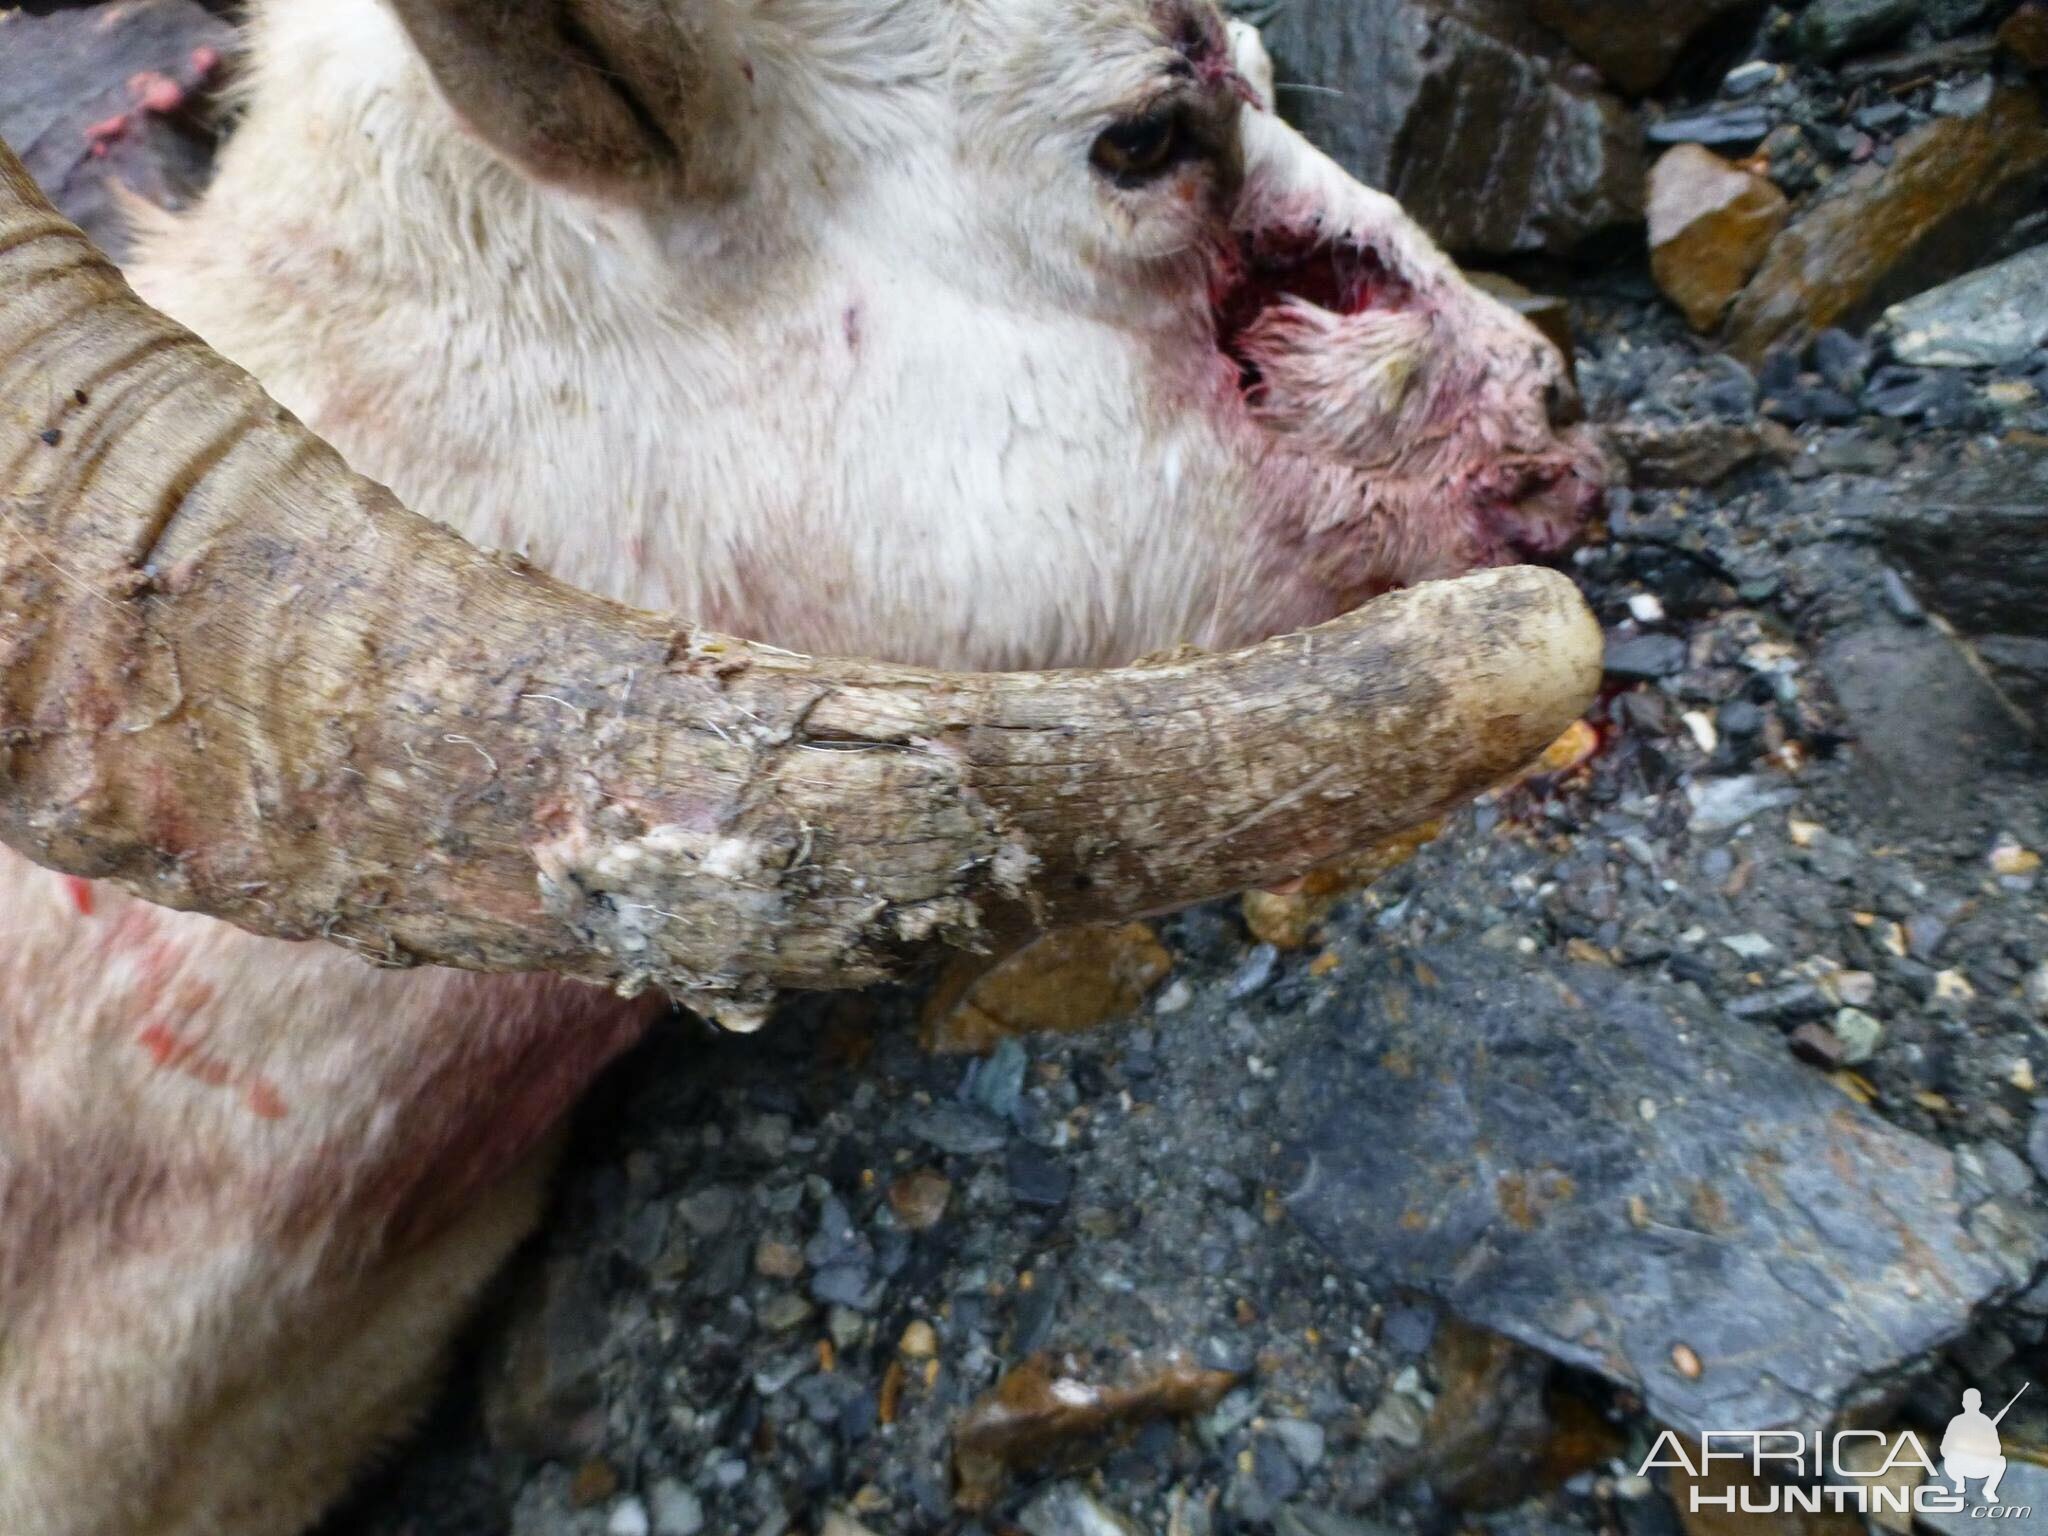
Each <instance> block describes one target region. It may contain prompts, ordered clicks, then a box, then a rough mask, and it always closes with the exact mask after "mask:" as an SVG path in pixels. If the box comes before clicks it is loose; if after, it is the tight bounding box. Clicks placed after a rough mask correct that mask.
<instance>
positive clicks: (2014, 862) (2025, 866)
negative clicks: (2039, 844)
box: [1991, 838, 2041, 880]
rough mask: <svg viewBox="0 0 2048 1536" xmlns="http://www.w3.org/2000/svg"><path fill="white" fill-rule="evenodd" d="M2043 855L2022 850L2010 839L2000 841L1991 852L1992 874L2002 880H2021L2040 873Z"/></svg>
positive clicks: (2029, 850)
mask: <svg viewBox="0 0 2048 1536" xmlns="http://www.w3.org/2000/svg"><path fill="white" fill-rule="evenodd" d="M2040 868H2041V855H2040V854H2038V853H2036V852H2034V850H2033V849H2031V848H2022V847H2021V846H2020V845H2019V844H2018V843H2016V842H2014V841H2012V839H2010V838H2001V839H1999V842H1998V845H1997V846H1996V847H1994V848H1993V849H1992V850H1991V873H1993V874H1994V875H1997V876H1998V877H1999V878H2000V879H2001V880H2019V879H2023V878H2025V877H2026V876H2028V875H2032V874H2037V873H2039V871H2040Z"/></svg>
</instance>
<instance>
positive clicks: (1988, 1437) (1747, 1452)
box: [1637, 1386, 2034, 1530]
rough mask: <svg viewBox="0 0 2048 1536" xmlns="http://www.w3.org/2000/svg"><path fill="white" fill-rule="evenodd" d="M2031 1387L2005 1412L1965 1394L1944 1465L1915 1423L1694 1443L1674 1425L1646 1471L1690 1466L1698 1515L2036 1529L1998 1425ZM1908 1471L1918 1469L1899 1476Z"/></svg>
mask: <svg viewBox="0 0 2048 1536" xmlns="http://www.w3.org/2000/svg"><path fill="white" fill-rule="evenodd" d="M2026 1390H2027V1389H2026V1387H2024V1386H2023V1387H2021V1388H2020V1390H2019V1391H2018V1392H2015V1393H2014V1394H2013V1395H2012V1402H2009V1403H2007V1404H2006V1405H2005V1406H2004V1407H2003V1408H2001V1409H1999V1410H1998V1414H1997V1416H1996V1417H1995V1418H1993V1417H1987V1416H1986V1415H1985V1413H1984V1394H1983V1393H1981V1392H1979V1391H1978V1390H1977V1389H1976V1388H1975V1387H1972V1388H1970V1389H1969V1390H1968V1391H1966V1392H1964V1393H1963V1411H1962V1412H1961V1413H1959V1414H1957V1415H1956V1416H1955V1417H1954V1418H1953V1419H1951V1420H1949V1424H1948V1428H1947V1430H1946V1431H1944V1432H1943V1434H1942V1437H1941V1450H1940V1456H1941V1461H1940V1465H1939V1466H1937V1465H1936V1463H1935V1459H1934V1457H1933V1456H1932V1455H1930V1454H1929V1452H1928V1447H1927V1444H1926V1442H1925V1441H1924V1440H1923V1439H1922V1437H1921V1436H1920V1435H1918V1434H1916V1433H1914V1432H1913V1431H1911V1430H1907V1431H1905V1432H1904V1433H1901V1434H1896V1435H1894V1434H1889V1433H1887V1432H1885V1431H1883V1430H1877V1429H1838V1430H1834V1431H1831V1432H1824V1433H1813V1434H1801V1433H1800V1432H1799V1431H1797V1430H1789V1429H1763V1430H1756V1429H1714V1430H1708V1431H1706V1432H1705V1433H1703V1434H1701V1435H1700V1436H1699V1437H1698V1439H1697V1440H1696V1441H1694V1442H1690V1443H1689V1442H1688V1441H1687V1440H1686V1439H1685V1438H1684V1437H1682V1436H1680V1435H1679V1434H1678V1433H1677V1431H1675V1430H1669V1429H1667V1430H1665V1431H1664V1432H1663V1433H1662V1434H1660V1435H1659V1436H1658V1437H1657V1442H1656V1444H1655V1445H1653V1446H1651V1447H1650V1454H1649V1455H1648V1456H1646V1457H1645V1458H1644V1459H1643V1464H1642V1466H1641V1467H1640V1468H1638V1469H1637V1470H1638V1475H1640V1476H1643V1477H1648V1476H1649V1475H1650V1474H1651V1473H1652V1472H1655V1471H1657V1470H1659V1469H1664V1470H1666V1471H1668V1472H1670V1473H1672V1474H1675V1473H1677V1472H1679V1471H1681V1470H1682V1471H1683V1472H1684V1473H1685V1474H1686V1479H1685V1482H1686V1484H1687V1487H1686V1499H1687V1501H1688V1504H1689V1508H1688V1509H1687V1511H1686V1512H1687V1513H1689V1514H1695V1515H1697V1514H1703V1513H1706V1512H1708V1511H1719V1512H1720V1513H1722V1514H1726V1515H1786V1514H1822V1513H1839V1514H1862V1515H1888V1514H1890V1515H1900V1516H1905V1517H1908V1518H1910V1517H1912V1516H1915V1515H1919V1516H1923V1517H1924V1516H1929V1515H1961V1516H1964V1517H1965V1518H1966V1519H1969V1520H1972V1521H1976V1520H1983V1521H2004V1522H2014V1521H2017V1522H2018V1523H2019V1527H2020V1528H2023V1529H2028V1530H2031V1529H2034V1526H2033V1525H2032V1524H2031V1523H2030V1522H2031V1521H2032V1518H2033V1510H2032V1509H2031V1508H2030V1507H2028V1506H2025V1505H2017V1504H2007V1503H2004V1502H2003V1501H2002V1500H2001V1499H2000V1498H1999V1494H1998V1487H1999V1484H2000V1483H2001V1482H2003V1481H2004V1479H2005V1468H2006V1461H2005V1447H2004V1445H2003V1444H2002V1443H2001V1442H2000V1440H1999V1437H1998V1426H1999V1425H2000V1424H2001V1423H2002V1422H2003V1421H2004V1419H2005V1416H2006V1415H2007V1414H2008V1413H2011V1412H2012V1408H2013V1403H2017V1402H2018V1401H2019V1400H2020V1398H2021V1397H2022V1396H2024V1395H2025V1393H2026ZM1906 1471H1917V1474H1918V1475H1917V1476H1909V1477H1907V1478H1905V1479H1903V1480H1902V1479H1900V1478H1898V1477H1895V1476H1894V1474H1895V1473H1897V1472H1906ZM1971 1483H1980V1484H1982V1491H1981V1492H1980V1494H1979V1495H1978V1497H1976V1498H1975V1499H1972V1498H1970V1497H1969V1490H1968V1485H1969V1484H1971ZM1943 1528H1944V1529H1947V1527H1943Z"/></svg>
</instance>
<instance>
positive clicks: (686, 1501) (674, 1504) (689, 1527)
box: [647, 1477, 704, 1536]
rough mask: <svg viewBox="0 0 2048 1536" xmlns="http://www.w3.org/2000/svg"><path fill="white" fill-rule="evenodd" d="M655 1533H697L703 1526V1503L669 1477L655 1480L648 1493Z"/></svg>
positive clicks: (692, 1535) (693, 1535)
mask: <svg viewBox="0 0 2048 1536" xmlns="http://www.w3.org/2000/svg"><path fill="white" fill-rule="evenodd" d="M647 1505H648V1513H649V1514H650V1515H651V1516H652V1517H653V1520H654V1536H698V1533H699V1532H701V1531H702V1530H703V1529H704V1503H703V1501H702V1500H701V1499H699V1498H698V1497H697V1495H696V1494H694V1493H692V1492H691V1491H690V1490H689V1489H688V1488H687V1487H685V1486H684V1485H683V1484H682V1483H680V1482H678V1481H677V1480H676V1479H674V1478H672V1477H665V1478H663V1479H661V1481H659V1482H657V1483H656V1484H655V1485H654V1486H653V1488H651V1489H649V1490H648V1494H647Z"/></svg>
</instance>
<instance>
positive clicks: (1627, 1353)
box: [1280, 943, 2048, 1433]
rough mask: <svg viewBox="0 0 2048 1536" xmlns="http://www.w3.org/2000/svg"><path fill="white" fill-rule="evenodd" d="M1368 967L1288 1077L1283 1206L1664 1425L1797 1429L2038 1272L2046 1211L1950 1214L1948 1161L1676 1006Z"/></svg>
mask: <svg viewBox="0 0 2048 1536" xmlns="http://www.w3.org/2000/svg"><path fill="white" fill-rule="evenodd" d="M1378 967H1379V971H1378V974H1377V975H1376V976H1375V977H1373V978H1372V980H1373V985H1374V987H1375V990H1376V994H1377V1000H1376V1002H1375V1004H1373V1005H1372V1006H1369V1007H1367V1008H1365V1009H1362V1010H1361V1011H1360V1012H1359V1013H1358V1014H1357V1016H1356V1017H1355V1018H1353V1019H1351V1020H1350V1021H1349V1022H1348V1024H1347V1026H1346V1032H1345V1035H1344V1037H1343V1038H1342V1040H1341V1041H1340V1042H1339V1043H1336V1044H1328V1043H1322V1044H1318V1045H1315V1046H1313V1047H1311V1048H1308V1049H1306V1050H1304V1051H1303V1052H1301V1053H1300V1054H1299V1055H1298V1056H1296V1057H1294V1058H1292V1059H1290V1060H1289V1061H1287V1062H1286V1063H1285V1064H1284V1065H1283V1067H1282V1069H1281V1079H1280V1081H1281V1092H1282V1103H1283V1105H1284V1113H1285V1114H1286V1115H1287V1117H1288V1120H1289V1122H1290V1123H1292V1124H1299V1125H1302V1126H1305V1127H1307V1128H1308V1129H1307V1130H1306V1131H1305V1132H1304V1133H1303V1134H1302V1135H1300V1136H1299V1138H1298V1139H1297V1140H1296V1141H1295V1143H1294V1144H1293V1146H1292V1148H1291V1153H1290V1159H1291V1161H1290V1165H1289V1168H1288V1169H1287V1174H1288V1176H1289V1180H1290V1183H1291V1189H1290V1192H1289V1194H1288V1197H1287V1203H1288V1209H1289V1210H1290V1211H1291V1212H1292V1214H1293V1216H1294V1217H1295V1219H1296V1220H1297V1221H1299V1222H1300V1223H1301V1225H1302V1226H1303V1227H1304V1228H1305V1229H1306V1230H1307V1231H1308V1232H1309V1234H1310V1235H1311V1236H1312V1237H1314V1238H1315V1239H1316V1240H1317V1241H1318V1242H1319V1243H1321V1244H1322V1245H1323V1246H1324V1247H1325V1248H1326V1249H1327V1250H1328V1251H1329V1252H1330V1253H1331V1254H1332V1255H1333V1257H1335V1258H1336V1259H1337V1260H1338V1261H1339V1262H1341V1263H1343V1264H1345V1265H1347V1266H1348V1267H1350V1268H1351V1269H1353V1270H1354V1271H1356V1272H1358V1273H1360V1274H1362V1275H1366V1276H1369V1277H1371V1278H1373V1279H1376V1280H1382V1281H1387V1282H1391V1283H1394V1284H1398V1285H1401V1286H1404V1287H1411V1288H1413V1289H1416V1290H1419V1291H1422V1292H1424V1293H1427V1294H1430V1295H1434V1296H1437V1297H1439V1298H1441V1299H1442V1300H1443V1301H1444V1302H1445V1303H1446V1304H1447V1305H1448V1306H1449V1307H1450V1308H1451V1309H1452V1310H1453V1311H1455V1312H1457V1313H1459V1314H1461V1315H1462V1316H1464V1317H1465V1318H1466V1319H1467V1320H1469V1321H1471V1322H1473V1323H1475V1324H1477V1325H1479V1326H1481V1327H1484V1328H1490V1329H1493V1330H1496V1331H1498V1332H1500V1333H1503V1334H1506V1335H1508V1336H1509V1337H1511V1338H1514V1339H1516V1340H1518V1341H1520V1342H1521V1343H1524V1344H1526V1345H1528V1346H1530V1347H1532V1348H1535V1349H1538V1350H1540V1351H1542V1352H1544V1353H1546V1354H1549V1355H1551V1356H1552V1357H1554V1358H1556V1359H1559V1360H1562V1361H1564V1362H1566V1363H1567V1364H1570V1365H1572V1366H1574V1367H1577V1368H1580V1369H1585V1370H1591V1371H1596V1372H1599V1373H1601V1374H1603V1375H1605V1376H1607V1377H1609V1378H1611V1379H1612V1380H1614V1381H1616V1382H1619V1383H1621V1384H1623V1385H1625V1386H1627V1387H1628V1388H1629V1389H1630V1390H1632V1391H1635V1392H1637V1393H1639V1394H1641V1395H1642V1397H1643V1398H1644V1400H1645V1403H1646V1406H1647V1409H1648V1411H1649V1413H1650V1415H1651V1416H1652V1417H1653V1418H1654V1419H1656V1420H1657V1421H1659V1422H1661V1423H1664V1424H1668V1425H1670V1426H1672V1427H1674V1428H1677V1429H1680V1430H1681V1431H1683V1432H1687V1433H1697V1432H1700V1431H1702V1430H1705V1429H1707V1428H1710V1427H1723V1426H1725V1425H1727V1424H1731V1423H1732V1424H1741V1425H1744V1426H1754V1427H1756V1428H1760V1429H1761V1428H1766V1427H1788V1428H1799V1429H1802V1430H1813V1429H1817V1428H1819V1427H1820V1426H1821V1425H1823V1424H1825V1423H1827V1422H1828V1421H1829V1420H1830V1419H1831V1418H1832V1417H1833V1416H1834V1414H1835V1413H1836V1412H1837V1411H1838V1410H1839V1409H1840V1408H1841V1407H1842V1406H1843V1405H1844V1403H1845V1402H1847V1401H1848V1400H1849V1399H1851V1398H1852V1397H1853V1396H1855V1395H1856V1394H1858V1393H1860V1392H1862V1391H1864V1390H1865V1389H1867V1388H1869V1387H1871V1386H1872V1385H1873V1384H1878V1383H1882V1382H1884V1381H1885V1379H1886V1378H1887V1377H1888V1376H1889V1375H1890V1374H1891V1373H1893V1372H1894V1371H1896V1370H1897V1369H1898V1368H1900V1367H1901V1366H1903V1365H1905V1364H1906V1363H1908V1362H1911V1361H1914V1360H1916V1359H1917V1358H1918V1357H1920V1356H1922V1355H1924V1354H1926V1353H1927V1352H1928V1351H1930V1350H1933V1349H1935V1348H1937V1347H1939V1346H1941V1345H1943V1344H1945V1343H1947V1342H1948V1341H1949V1340H1951V1339H1954V1338H1956V1337H1958V1336H1960V1335H1961V1334H1962V1333H1963V1331H1964V1330H1965V1329H1966V1327H1967V1326H1968V1325H1969V1323H1970V1321H1971V1319H1972V1317H1973V1316H1974V1314H1975V1313H1976V1311H1977V1309H1978V1308H1979V1307H1980V1306H1982V1305H1984V1304H1986V1303H1988V1302H1992V1301H1995V1300H1998V1299H2000V1298H2002V1297H2003V1296H2005V1295H2006V1294H2008V1293H2009V1292H2012V1291H2014V1290H2017V1289H2019V1288H2020V1287H2021V1286H2023V1285H2024V1284H2025V1282H2026V1281H2027V1279H2028V1278H2029V1276H2030V1275H2031V1273H2032V1271H2033V1268H2034V1266H2035V1265H2036V1263H2037V1262H2038V1261H2039V1260H2040V1259H2041V1257H2042V1256H2043V1255H2044V1254H2048V1231H2044V1230H2043V1222H2042V1218H2041V1217H2040V1216H2039V1215H2037V1214H2035V1213H2032V1212H2031V1211H2030V1210H2029V1209H2024V1208H2021V1207H2019V1206H2018V1205H2017V1204H2013V1205H2000V1204H1998V1203H1997V1202H1996V1201H1995V1200H1992V1199H1988V1198H1987V1199H1986V1200H1984V1201H1983V1202H1981V1203H1980V1204H1978V1205H1976V1206H1971V1205H1969V1204H1967V1202H1966V1200H1965V1198H1964V1196H1963V1193H1962V1191H1961V1188H1960V1186H1959V1180H1958V1173H1957V1168H1956V1164H1955V1161H1954V1159H1953V1158H1952V1156H1951V1155H1950V1154H1949V1153H1948V1152H1946V1151H1944V1150H1943V1149H1942V1148H1940V1147H1938V1146H1935V1145H1933V1144H1932V1143H1929V1142H1925V1141H1922V1140H1920V1139H1919V1138H1917V1137H1914V1136H1911V1135H1908V1134H1906V1133H1904V1132H1902V1131H1899V1130H1896V1129H1894V1128H1892V1127H1891V1126H1888V1125H1886V1124H1885V1123H1884V1122H1883V1121H1881V1120H1879V1119H1878V1118H1877V1117H1876V1116H1874V1115H1871V1114H1869V1113H1867V1112H1866V1111H1864V1110H1862V1109H1860V1108H1858V1107H1856V1106H1854V1105H1853V1104H1850V1103H1848V1102H1847V1101H1845V1100H1844V1099H1843V1097H1842V1095H1841V1094H1839V1093H1838V1092H1836V1091H1835V1090H1834V1089H1833V1088H1832V1087H1830V1086H1829V1085H1828V1084H1827V1083H1826V1082H1825V1081H1824V1080H1823V1079H1821V1078H1820V1077H1819V1076H1818V1075H1816V1074H1814V1073H1812V1072H1810V1071H1807V1070H1804V1069H1802V1068H1800V1067H1798V1066H1796V1065H1794V1064H1793V1063H1792V1062H1791V1061H1790V1060H1789V1059H1788V1058H1787V1056H1786V1054H1785V1052H1784V1049H1783V1047H1782V1045H1781V1044H1780V1043H1779V1041H1778V1040H1777V1039H1776V1038H1775V1037H1772V1036H1768V1035H1765V1034H1763V1033H1761V1032H1758V1031H1755V1030H1753V1029H1750V1028H1748V1027H1747V1026H1744V1025H1741V1024H1738V1023H1735V1022H1733V1021H1729V1020H1726V1019H1717V1018H1715V1017H1714V1016H1713V1015H1712V1014H1711V1012H1710V1011H1709V1010H1707V1009H1705V1008H1704V1007H1703V1006H1702V1005H1701V1004H1699V1003H1698V1002H1697V1001H1696V1000H1694V999H1693V998H1692V997H1691V996H1690V995H1689V993H1688V992H1687V991H1686V990H1685V989H1657V988H1653V987H1651V986H1647V985H1643V984H1640V983H1637V982H1633V981H1628V980H1624V979H1622V978H1620V977H1618V976H1617V975H1616V974H1615V973H1614V972H1611V971H1607V970H1602V969H1597V968H1593V967H1572V966H1567V965H1563V964H1554V965H1553V966H1552V967H1549V968H1546V967H1544V966H1540V965H1534V964H1531V963H1530V962H1528V961H1517V960H1513V959H1506V958H1503V957H1501V956H1498V955H1495V954H1493V953H1491V952H1490V951H1488V950H1486V949H1484V948H1483V947H1481V946H1480V945H1478V944H1476V943H1470V944H1464V945H1461V946H1458V947H1456V948H1443V949H1436V950H1429V951H1424V952H1422V953H1420V954H1415V955H1407V956H1388V957H1385V958H1383V959H1381V960H1380V961H1379V962H1378ZM1396 1060H1398V1061H1401V1062H1403V1063H1404V1069H1403V1070H1402V1071H1400V1072H1398V1073H1396V1072H1390V1071H1388V1070H1387V1068H1386V1066H1385V1063H1387V1062H1388V1061H1396ZM1908 1271H1910V1272H1911V1273H1913V1274H1914V1275H1915V1276H1916V1277H1917V1281H1918V1283H1917V1284H1916V1285H1914V1286H1911V1287H1908V1286H1902V1285H1900V1284H1898V1283H1897V1279H1896V1277H1897V1276H1898V1275H1899V1274H1901V1273H1904V1272H1908ZM1681 1345H1682V1346H1683V1349H1680V1346H1681Z"/></svg>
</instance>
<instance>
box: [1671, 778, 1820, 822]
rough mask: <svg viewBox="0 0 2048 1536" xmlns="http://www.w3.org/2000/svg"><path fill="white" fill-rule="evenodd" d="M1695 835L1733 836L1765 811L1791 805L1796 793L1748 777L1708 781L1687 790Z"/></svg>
mask: <svg viewBox="0 0 2048 1536" xmlns="http://www.w3.org/2000/svg"><path fill="white" fill-rule="evenodd" d="M1686 795H1687V797H1688V798H1689V799H1690V800H1691V801H1692V826H1693V830H1694V831H1695V832H1730V831H1733V830H1734V829H1735V828H1737V827H1739V826H1741V825H1742V824H1743V823H1744V822H1745V821H1748V820H1749V819H1750V818H1751V817H1752V816H1760V815H1762V814H1763V813H1764V812H1765V811H1771V810H1776V809H1777V808H1778V807H1779V806H1783V805H1790V804H1791V803H1792V802H1793V801H1794V800H1796V799H1797V798H1798V793H1797V791H1795V790H1792V789H1790V788H1787V787H1785V786H1784V785H1779V784H1772V783H1771V782H1770V781H1768V780H1766V779H1760V778H1757V777H1755V776H1754V775H1748V774H1745V775H1743V776H1742V777H1740V778H1734V779H1708V780H1706V781H1704V782H1703V783H1697V784H1692V785H1689V786H1687V788H1686Z"/></svg>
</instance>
